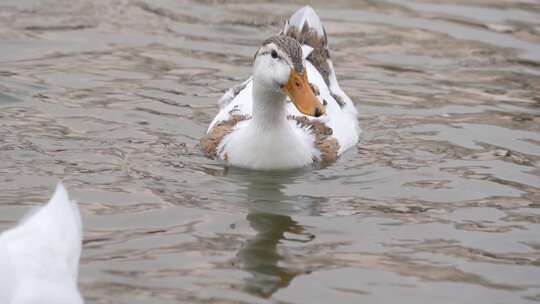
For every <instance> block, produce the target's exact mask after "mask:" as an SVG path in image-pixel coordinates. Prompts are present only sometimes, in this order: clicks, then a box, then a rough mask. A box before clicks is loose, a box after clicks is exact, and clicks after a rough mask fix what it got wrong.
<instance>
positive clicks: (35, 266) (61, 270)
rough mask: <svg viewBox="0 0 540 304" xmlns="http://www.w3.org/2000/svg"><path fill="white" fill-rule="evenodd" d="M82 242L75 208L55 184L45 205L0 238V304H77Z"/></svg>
mask: <svg viewBox="0 0 540 304" xmlns="http://www.w3.org/2000/svg"><path fill="white" fill-rule="evenodd" d="M81 242H82V225H81V216H80V213H79V209H78V206H77V204H76V203H75V202H73V201H70V200H69V198H68V194H67V192H66V189H65V188H64V186H62V184H61V183H60V184H58V186H57V187H56V191H55V193H54V195H53V197H52V198H51V200H50V201H49V203H48V204H47V205H45V206H43V207H41V208H39V209H37V210H36V211H34V212H30V213H29V214H28V215H26V217H25V218H24V219H23V220H21V222H20V223H19V225H18V226H17V227H15V228H13V229H10V230H7V231H5V232H4V233H2V234H1V235H0V303H2V304H43V303H47V304H82V303H83V299H82V297H81V295H80V293H79V291H78V289H77V273H78V269H79V257H80V255H81Z"/></svg>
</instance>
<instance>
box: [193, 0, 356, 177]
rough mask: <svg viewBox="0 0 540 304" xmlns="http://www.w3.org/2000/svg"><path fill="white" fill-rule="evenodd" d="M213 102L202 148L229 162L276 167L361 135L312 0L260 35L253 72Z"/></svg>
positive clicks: (321, 156)
mask: <svg viewBox="0 0 540 304" xmlns="http://www.w3.org/2000/svg"><path fill="white" fill-rule="evenodd" d="M290 101H292V103H291V102H290ZM218 104H219V106H220V111H219V113H218V114H217V116H216V117H215V118H214V120H213V121H212V123H211V124H210V126H209V128H208V131H207V134H206V136H205V137H204V138H202V139H201V147H202V149H203V151H204V152H205V154H207V155H208V156H210V157H217V158H219V159H221V160H223V161H224V162H225V163H227V164H230V165H232V166H238V167H244V168H250V169H259V170H273V169H291V168H298V167H303V166H306V165H309V164H313V163H319V162H331V161H334V160H336V158H337V156H338V155H340V154H342V153H343V152H344V151H346V150H347V149H349V148H351V147H353V146H354V145H356V143H357V142H358V136H359V134H360V129H359V127H358V121H357V110H356V108H355V106H354V104H353V103H352V101H351V99H350V98H349V97H348V96H347V95H346V94H345V92H343V90H342V89H341V88H340V87H339V84H338V82H337V79H336V74H335V72H334V67H333V64H332V61H331V60H330V55H329V51H328V40H327V36H326V31H325V29H324V27H323V25H322V23H321V21H320V19H319V17H318V16H317V14H316V13H315V11H314V10H313V9H312V8H311V7H309V6H305V7H303V8H301V9H300V10H298V11H297V12H295V13H294V14H293V15H292V17H291V18H290V19H289V20H287V21H286V23H285V26H284V28H283V30H282V31H281V32H280V34H279V35H277V36H273V37H270V38H268V39H267V40H265V41H264V42H263V44H262V46H261V47H260V48H259V50H258V51H257V52H256V54H255V61H254V64H253V75H252V76H251V77H249V78H248V79H247V80H246V81H245V82H244V83H242V84H240V85H238V86H235V87H233V88H231V89H229V90H228V91H227V92H226V93H225V95H224V96H223V97H222V98H221V99H220V101H219V102H218Z"/></svg>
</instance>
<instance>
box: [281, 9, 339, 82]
mask: <svg viewBox="0 0 540 304" xmlns="http://www.w3.org/2000/svg"><path fill="white" fill-rule="evenodd" d="M280 34H282V35H287V36H290V37H292V38H294V39H296V40H298V42H300V44H302V45H308V46H310V47H311V48H312V49H313V50H312V51H311V53H310V54H309V56H307V60H309V61H310V62H311V63H312V64H313V65H314V66H315V68H317V70H318V71H319V73H320V74H321V76H322V77H323V79H324V81H325V82H326V84H327V85H329V84H330V78H331V74H332V73H333V69H332V65H331V62H330V52H329V51H328V38H327V36H326V30H325V29H324V26H323V24H322V22H321V19H320V18H319V16H318V15H317V13H315V10H313V8H311V6H309V5H307V6H304V7H303V8H301V9H299V10H297V11H296V12H295V13H294V14H293V15H292V16H291V18H289V19H288V20H287V21H285V25H284V26H283V29H282V30H281V32H280Z"/></svg>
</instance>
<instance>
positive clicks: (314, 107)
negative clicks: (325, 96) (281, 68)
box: [283, 69, 325, 117]
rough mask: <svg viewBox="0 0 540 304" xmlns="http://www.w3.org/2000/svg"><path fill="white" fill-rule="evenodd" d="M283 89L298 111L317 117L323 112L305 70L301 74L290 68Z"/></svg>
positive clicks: (322, 107)
mask: <svg viewBox="0 0 540 304" xmlns="http://www.w3.org/2000/svg"><path fill="white" fill-rule="evenodd" d="M283 90H284V91H285V93H287V95H288V96H289V98H290V99H291V100H292V102H293V103H294V105H295V106H296V108H297V109H298V111H300V113H302V114H305V115H309V116H315V117H319V116H321V115H323V114H324V113H325V108H324V106H323V105H322V104H321V102H320V101H319V99H318V98H317V97H316V96H315V94H313V90H312V89H311V86H310V85H309V82H308V79H307V71H305V70H304V73H303V74H302V75H300V74H298V73H297V72H296V70H295V69H291V76H290V77H289V81H288V82H287V84H286V85H285V86H284V87H283Z"/></svg>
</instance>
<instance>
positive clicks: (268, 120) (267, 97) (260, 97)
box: [252, 79, 289, 130]
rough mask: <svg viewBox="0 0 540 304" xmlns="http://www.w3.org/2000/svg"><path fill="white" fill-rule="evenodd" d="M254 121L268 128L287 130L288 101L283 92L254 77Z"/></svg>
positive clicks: (261, 126)
mask: <svg viewBox="0 0 540 304" xmlns="http://www.w3.org/2000/svg"><path fill="white" fill-rule="evenodd" d="M252 94H253V96H252V97H253V109H252V115H253V118H252V123H253V124H255V125H256V126H257V127H258V128H264V129H266V130H286V129H287V128H288V127H289V124H288V122H287V102H286V98H287V97H286V96H285V94H284V93H283V92H279V91H275V90H270V89H268V88H267V87H266V86H264V85H262V84H260V83H259V82H257V81H256V79H254V81H253V91H252Z"/></svg>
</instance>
